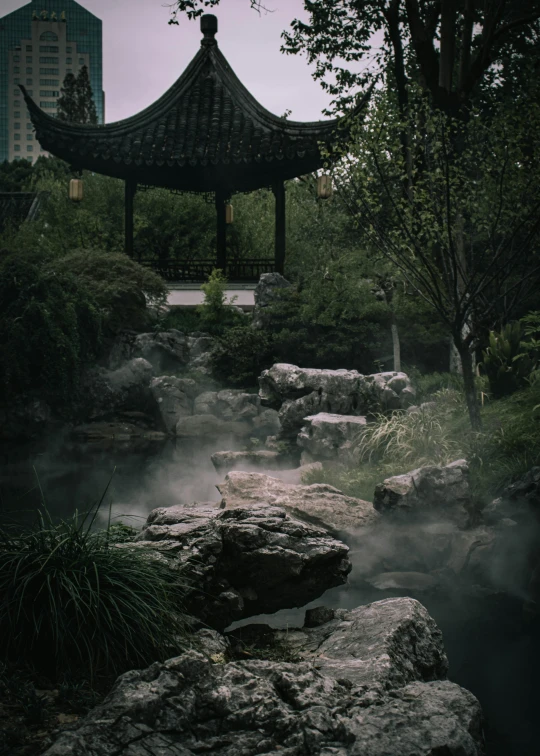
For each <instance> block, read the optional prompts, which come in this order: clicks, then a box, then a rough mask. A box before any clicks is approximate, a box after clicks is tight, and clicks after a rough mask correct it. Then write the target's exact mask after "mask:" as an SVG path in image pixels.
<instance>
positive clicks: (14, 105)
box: [13, 90, 21, 118]
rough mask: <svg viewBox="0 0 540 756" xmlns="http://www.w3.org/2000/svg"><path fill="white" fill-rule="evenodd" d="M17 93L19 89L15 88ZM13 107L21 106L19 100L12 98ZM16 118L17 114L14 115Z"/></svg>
mask: <svg viewBox="0 0 540 756" xmlns="http://www.w3.org/2000/svg"><path fill="white" fill-rule="evenodd" d="M17 94H19V91H18V90H17ZM13 107H14V108H20V107H21V101H20V100H13ZM15 118H17V116H15Z"/></svg>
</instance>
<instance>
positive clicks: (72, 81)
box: [58, 73, 80, 123]
mask: <svg viewBox="0 0 540 756" xmlns="http://www.w3.org/2000/svg"><path fill="white" fill-rule="evenodd" d="M60 92H61V95H60V97H59V98H58V118H59V119H60V120H61V121H70V122H71V123H80V121H79V120H78V110H79V103H78V98H77V79H76V78H75V76H74V75H73V74H72V73H68V74H66V78H65V79H64V84H63V86H62V89H61V90H60Z"/></svg>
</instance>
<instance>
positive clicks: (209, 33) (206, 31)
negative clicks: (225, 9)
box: [201, 13, 217, 45]
mask: <svg viewBox="0 0 540 756" xmlns="http://www.w3.org/2000/svg"><path fill="white" fill-rule="evenodd" d="M201 31H202V33H203V35H204V36H203V38H202V40H201V45H215V44H217V42H216V40H215V36H216V34H217V17H216V16H214V15H212V14H211V13H205V14H204V16H201Z"/></svg>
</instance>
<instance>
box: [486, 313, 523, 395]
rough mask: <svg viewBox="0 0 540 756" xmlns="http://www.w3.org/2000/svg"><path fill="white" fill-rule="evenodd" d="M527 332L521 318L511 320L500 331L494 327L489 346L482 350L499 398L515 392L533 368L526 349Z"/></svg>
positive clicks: (487, 371) (494, 392)
mask: <svg viewBox="0 0 540 756" xmlns="http://www.w3.org/2000/svg"><path fill="white" fill-rule="evenodd" d="M523 335H524V333H523V328H522V325H521V323H519V322H515V323H507V325H505V326H504V328H503V329H502V330H501V331H500V332H499V333H495V332H494V331H491V332H490V334H489V346H488V347H487V348H486V349H485V350H484V351H483V352H482V363H481V367H483V369H484V370H485V372H486V375H487V377H488V380H489V387H490V391H491V393H492V395H493V396H494V397H495V398H500V397H502V396H509V395H510V394H513V393H514V391H517V389H518V388H520V387H521V386H523V385H524V383H525V379H526V377H527V376H528V375H529V374H530V373H531V371H532V367H533V366H532V363H531V361H530V359H529V358H528V356H527V355H526V354H525V353H523V351H522V347H521V343H522V342H521V340H522V338H523ZM518 357H519V358H520V359H517V358H518Z"/></svg>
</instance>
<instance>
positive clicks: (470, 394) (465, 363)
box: [454, 337, 482, 431]
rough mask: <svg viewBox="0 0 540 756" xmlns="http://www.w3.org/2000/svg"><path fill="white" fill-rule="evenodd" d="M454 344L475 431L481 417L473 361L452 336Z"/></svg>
mask: <svg viewBox="0 0 540 756" xmlns="http://www.w3.org/2000/svg"><path fill="white" fill-rule="evenodd" d="M454 344H455V345H456V349H457V351H458V353H459V356H460V358H461V370H462V375H463V385H464V388H465V400H466V402H467V409H468V410H469V419H470V421H471V427H472V429H473V430H475V431H479V430H482V418H481V417H480V403H479V401H478V397H477V396H476V386H475V383H474V363H473V359H472V354H471V353H470V351H469V348H468V347H467V346H466V345H465V344H464V343H463V342H462V341H461V339H459V340H458V339H456V338H455V337H454Z"/></svg>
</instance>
